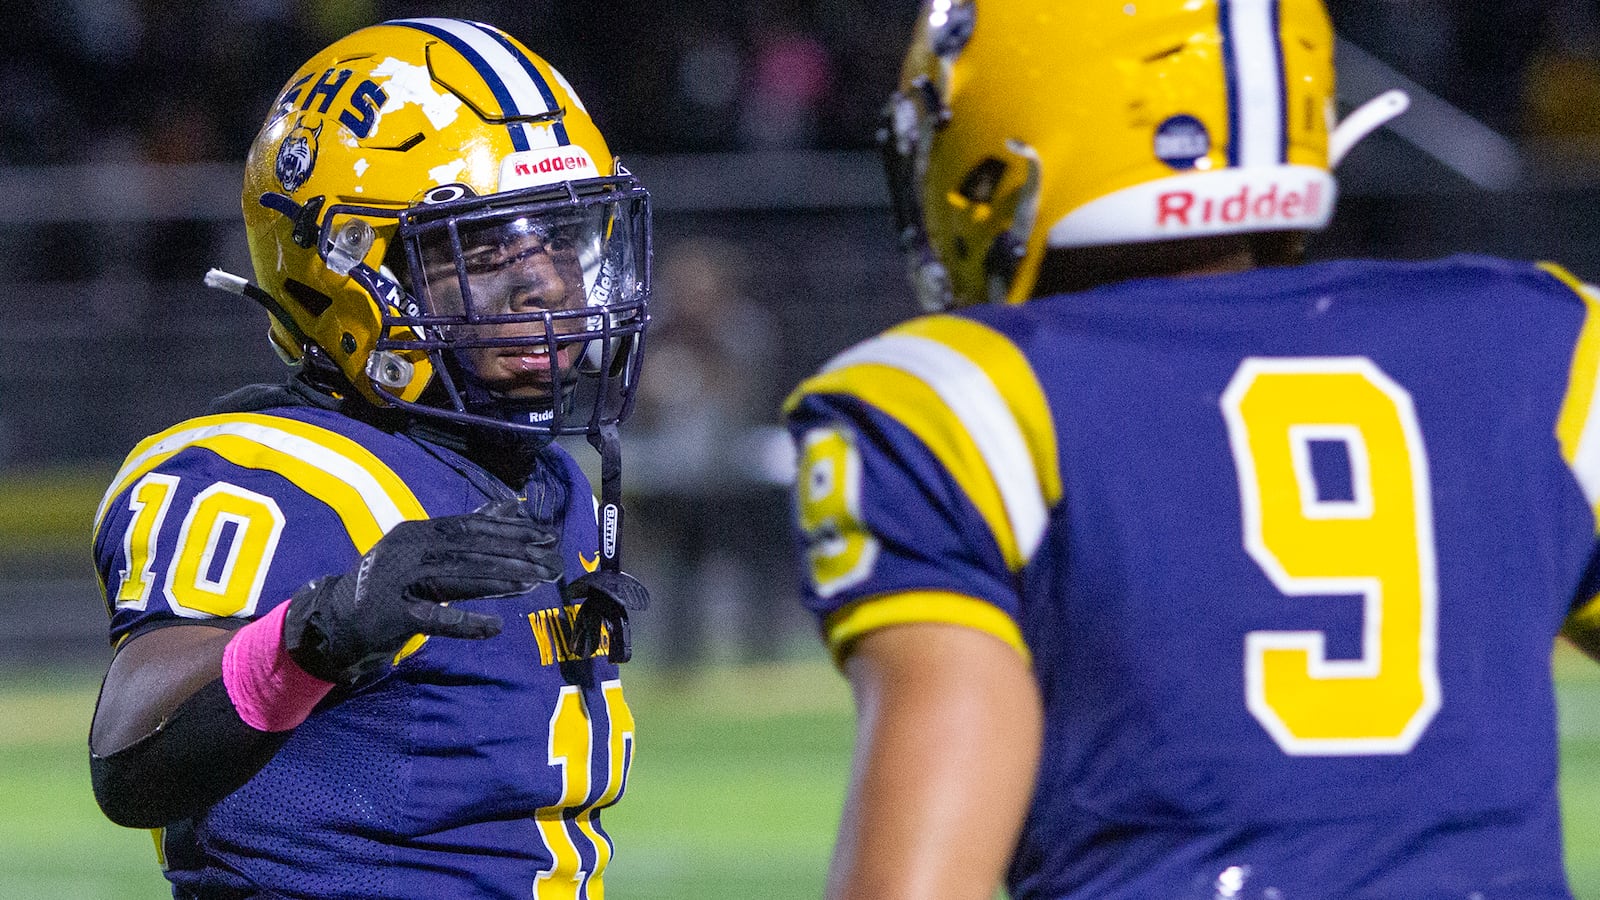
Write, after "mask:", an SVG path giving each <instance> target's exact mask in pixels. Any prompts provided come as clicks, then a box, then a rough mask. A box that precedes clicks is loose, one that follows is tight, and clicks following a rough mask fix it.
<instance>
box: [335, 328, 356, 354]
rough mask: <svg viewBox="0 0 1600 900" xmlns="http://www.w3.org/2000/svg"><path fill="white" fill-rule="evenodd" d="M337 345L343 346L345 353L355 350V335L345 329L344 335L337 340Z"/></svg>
mask: <svg viewBox="0 0 1600 900" xmlns="http://www.w3.org/2000/svg"><path fill="white" fill-rule="evenodd" d="M339 346H340V347H342V348H344V352H346V353H354V352H356V336H355V335H353V334H351V333H350V332H348V331H346V332H345V333H344V337H343V338H341V339H340V340H339Z"/></svg>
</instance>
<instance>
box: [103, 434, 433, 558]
mask: <svg viewBox="0 0 1600 900" xmlns="http://www.w3.org/2000/svg"><path fill="white" fill-rule="evenodd" d="M190 447H197V448H203V449H206V450H210V451H211V452H213V453H216V454H217V455H218V456H221V457H222V458H223V459H226V460H227V461H228V462H231V463H233V464H234V465H237V466H242V467H244V468H249V469H264V470H267V471H271V472H275V473H277V474H279V475H282V476H283V477H284V478H286V479H288V480H289V482H290V483H292V484H294V485H295V486H296V487H298V488H300V489H301V490H303V491H305V492H306V493H307V494H309V495H310V496H312V497H314V498H316V499H317V500H320V501H321V502H323V503H325V504H327V505H328V507H329V508H331V509H332V510H333V511H334V512H335V513H336V514H337V515H338V516H339V518H340V520H341V521H342V522H343V523H344V526H345V530H346V531H347V532H348V533H349V535H350V540H351V542H352V543H354V544H355V546H356V550H357V551H358V552H361V553H365V552H367V550H369V549H371V547H372V545H373V544H375V543H377V542H378V538H380V537H382V536H383V535H384V534H385V533H386V532H387V531H388V530H389V529H390V528H393V527H394V526H395V525H396V524H398V523H400V522H402V521H404V520H407V519H425V518H427V517H428V513H427V511H426V510H424V509H423V507H422V503H421V502H420V501H419V500H417V498H416V495H415V494H414V493H412V491H411V489H410V488H409V487H408V486H407V485H406V483H405V482H404V481H402V480H401V479H400V477H399V476H398V475H396V474H395V473H394V472H393V470H391V469H390V468H389V467H388V466H387V465H385V464H384V462H383V461H382V460H380V459H379V458H378V457H377V456H376V455H374V454H373V453H372V451H370V450H368V449H366V448H365V447H363V446H361V445H360V444H359V443H357V442H355V441H353V440H351V439H350V438H347V437H345V436H344V435H342V434H338V433H337V432H333V431H329V430H328V429H326V428H319V427H317V426H315V425H309V424H307V423H305V422H300V421H297V420H294V419H287V418H283V417H281V416H269V415H263V414H260V413H226V414H223V415H216V416H205V417H202V418H198V419H191V420H189V421H187V422H183V423H180V424H179V425H176V426H174V427H172V428H169V429H167V430H166V431H163V432H161V433H159V434H156V435H152V436H151V437H148V438H146V439H145V440H143V441H141V442H140V443H139V445H138V446H136V447H134V449H133V452H131V453H130V454H129V455H128V459H127V461H125V462H124V463H123V465H122V469H121V470H120V471H119V472H117V475H116V477H115V478H114V479H112V482H111V487H110V489H109V490H108V491H107V492H106V495H105V498H104V499H103V500H102V501H101V503H100V508H99V510H97V511H96V513H95V522H94V528H95V531H96V532H98V531H99V529H100V523H101V522H102V521H103V520H104V518H105V514H106V510H107V508H108V507H109V506H110V503H111V501H112V500H114V499H115V498H116V497H117V496H119V495H120V494H121V493H122V492H123V491H125V490H127V489H128V487H129V485H131V484H133V482H135V481H137V480H138V479H139V478H140V477H141V476H143V475H145V474H146V473H148V472H150V471H151V470H152V469H155V468H156V467H157V466H159V465H161V464H162V463H163V462H165V461H166V460H168V459H170V458H171V457H172V456H174V455H176V454H177V453H179V452H181V451H183V450H185V449H188V448H190Z"/></svg>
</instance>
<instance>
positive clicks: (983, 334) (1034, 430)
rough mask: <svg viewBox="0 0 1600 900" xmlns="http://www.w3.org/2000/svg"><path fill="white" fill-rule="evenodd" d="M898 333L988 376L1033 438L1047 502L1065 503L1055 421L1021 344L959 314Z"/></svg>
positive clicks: (915, 322)
mask: <svg viewBox="0 0 1600 900" xmlns="http://www.w3.org/2000/svg"><path fill="white" fill-rule="evenodd" d="M892 331H893V332H894V333H899V334H914V335H918V336H920V337H926V338H931V339H933V340H936V341H938V342H939V343H941V344H944V345H945V346H947V347H949V348H951V349H952V350H955V351H956V352H958V353H960V354H961V355H962V356H965V357H967V358H968V359H970V360H972V362H973V363H974V364H975V365H977V366H978V367H979V368H981V369H983V370H984V371H985V372H987V373H988V375H989V378H990V379H991V380H992V381H994V383H995V386H996V387H998V388H999V389H1000V396H1001V397H1003V398H1005V401H1006V405H1007V406H1009V407H1010V409H1011V416H1012V418H1014V419H1016V420H1017V425H1018V426H1019V427H1020V428H1021V429H1022V434H1023V436H1024V437H1025V438H1027V442H1028V449H1029V450H1030V451H1031V452H1032V455H1033V466H1034V470H1035V471H1036V472H1038V474H1039V486H1040V487H1041V488H1042V489H1043V491H1044V499H1045V502H1046V503H1048V504H1050V505H1051V506H1054V505H1055V504H1056V503H1058V502H1060V500H1061V460H1060V458H1059V456H1058V455H1057V450H1056V426H1055V417H1054V416H1052V415H1051V413H1050V403H1049V401H1048V400H1046V399H1045V396H1044V388H1043V387H1042V386H1040V384H1039V379H1038V376H1036V375H1034V373H1033V366H1032V365H1030V364H1029V363H1028V359H1027V357H1025V356H1023V355H1022V351H1021V350H1018V349H1017V345H1016V344H1013V343H1012V342H1011V340H1010V339H1009V338H1007V337H1006V336H1005V335H1003V334H1001V333H1000V332H998V331H995V330H994V329H993V328H990V327H989V326H987V325H983V324H980V323H978V322H974V321H972V320H971V319H962V318H957V317H955V316H924V317H922V318H920V319H912V320H911V321H909V322H907V323H905V324H904V325H901V326H899V327H897V328H894V329H892Z"/></svg>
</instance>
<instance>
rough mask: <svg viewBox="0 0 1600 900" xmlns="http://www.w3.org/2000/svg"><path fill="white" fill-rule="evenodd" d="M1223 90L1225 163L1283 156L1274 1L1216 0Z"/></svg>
mask: <svg viewBox="0 0 1600 900" xmlns="http://www.w3.org/2000/svg"><path fill="white" fill-rule="evenodd" d="M1217 12H1218V17H1219V21H1218V25H1219V28H1220V30H1221V33H1222V56H1223V77H1224V78H1225V79H1226V82H1227V91H1228V127H1229V140H1228V165H1230V166H1263V165H1274V164H1279V163H1283V162H1287V161H1288V129H1287V127H1286V123H1287V114H1288V110H1287V108H1286V104H1287V102H1288V91H1287V89H1286V86H1285V84H1284V77H1285V75H1284V60H1283V38H1282V23H1281V16H1282V13H1281V10H1280V8H1279V0H1219V2H1218V4H1217Z"/></svg>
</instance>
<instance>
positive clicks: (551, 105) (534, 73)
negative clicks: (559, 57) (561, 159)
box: [474, 23, 572, 146]
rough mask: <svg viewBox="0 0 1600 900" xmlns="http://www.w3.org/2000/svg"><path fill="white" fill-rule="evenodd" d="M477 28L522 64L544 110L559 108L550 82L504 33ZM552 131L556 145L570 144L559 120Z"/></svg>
mask: <svg viewBox="0 0 1600 900" xmlns="http://www.w3.org/2000/svg"><path fill="white" fill-rule="evenodd" d="M474 24H478V23H474ZM478 27H479V28H480V29H482V30H483V32H484V34H487V35H488V36H489V37H491V38H493V39H494V40H495V41H496V42H497V43H499V44H500V46H502V47H504V48H506V52H507V53H509V54H511V56H512V57H513V58H515V59H516V60H517V62H519V63H521V64H522V68H523V70H524V71H526V72H527V73H528V78H529V79H531V80H532V81H533V83H534V86H535V87H537V88H538V89H539V95H540V96H542V97H544V104H545V108H546V109H549V110H554V109H557V108H559V107H560V106H561V104H559V103H557V102H556V94H555V91H552V90H550V82H548V81H546V80H545V78H544V76H543V75H541V74H540V73H539V67H538V66H535V65H534V64H533V60H531V59H529V58H528V55H527V54H526V53H523V52H522V51H521V50H519V49H518V48H517V45H515V44H513V43H511V39H510V38H508V37H506V36H505V33H504V32H501V31H500V30H499V29H496V28H491V27H490V26H488V25H483V24H478ZM552 131H554V132H555V136H556V142H557V143H559V144H561V145H563V146H565V145H567V144H570V143H572V141H571V140H570V139H569V138H568V137H567V126H566V125H564V124H562V122H561V121H560V120H559V119H558V120H556V122H555V127H554V128H553V129H552Z"/></svg>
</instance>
